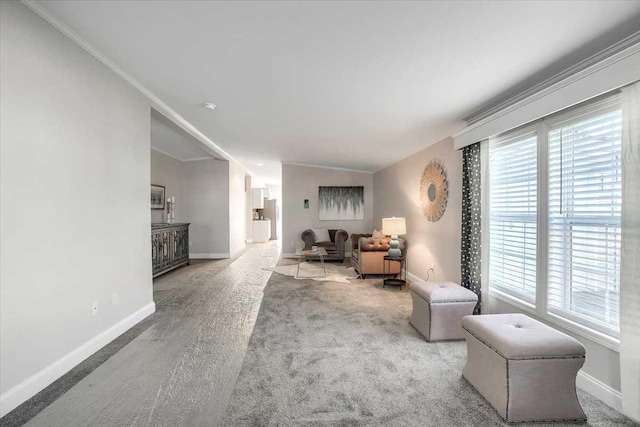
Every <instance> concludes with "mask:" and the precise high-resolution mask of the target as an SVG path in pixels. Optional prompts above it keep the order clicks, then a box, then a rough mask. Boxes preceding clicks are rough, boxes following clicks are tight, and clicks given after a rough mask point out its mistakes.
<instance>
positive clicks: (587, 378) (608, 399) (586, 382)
mask: <svg viewBox="0 0 640 427" xmlns="http://www.w3.org/2000/svg"><path fill="white" fill-rule="evenodd" d="M576 386H577V387H578V388H579V389H581V390H584V391H586V392H587V393H589V394H590V395H592V396H594V397H596V398H597V399H600V400H601V401H603V402H604V403H605V404H607V405H609V406H611V407H612V408H613V409H615V410H616V411H618V412H622V396H621V395H620V392H619V391H617V390H614V389H612V388H611V387H609V386H608V385H606V384H605V383H603V382H602V381H600V380H597V379H595V378H593V377H592V376H591V375H589V374H587V373H584V372H582V371H580V372H578V377H577V378H576Z"/></svg>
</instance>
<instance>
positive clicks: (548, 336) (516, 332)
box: [462, 314, 587, 422]
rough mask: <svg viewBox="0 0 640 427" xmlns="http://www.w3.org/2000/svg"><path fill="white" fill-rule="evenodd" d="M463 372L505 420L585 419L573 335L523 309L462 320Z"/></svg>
mask: <svg viewBox="0 0 640 427" xmlns="http://www.w3.org/2000/svg"><path fill="white" fill-rule="evenodd" d="M462 329H463V330H464V334H465V338H466V340H467V364H466V366H465V367H464V371H463V373H462V375H463V376H464V377H465V378H466V379H467V380H468V381H469V382H470V383H471V385H473V386H474V387H475V388H476V390H478V392H480V394H482V395H483V396H484V398H485V399H487V401H488V402H489V403H490V404H491V406H493V407H494V408H495V409H496V410H497V411H498V413H499V414H500V415H501V416H502V417H503V418H504V419H505V421H507V422H528V421H532V422H533V421H537V422H540V421H549V422H550V421H585V420H586V418H587V417H586V415H585V414H584V412H583V411H582V408H581V407H580V403H579V402H578V398H577V396H576V387H575V381H576V375H577V374H578V370H580V368H581V367H582V365H583V364H584V360H585V349H584V347H583V346H582V344H580V343H579V342H578V341H577V340H575V339H573V338H571V337H570V336H568V335H565V334H563V333H562V332H559V331H556V330H555V329H553V328H550V327H549V326H547V325H544V324H542V323H540V322H538V321H537V320H534V319H531V318H530V317H528V316H525V315H523V314H489V315H481V316H467V317H465V318H464V319H462Z"/></svg>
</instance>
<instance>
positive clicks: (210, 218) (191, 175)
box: [182, 159, 229, 258]
mask: <svg viewBox="0 0 640 427" xmlns="http://www.w3.org/2000/svg"><path fill="white" fill-rule="evenodd" d="M183 170H184V183H185V185H184V187H183V191H182V197H183V198H184V200H185V203H184V218H185V219H186V220H187V221H188V222H191V227H190V229H189V243H190V246H191V247H190V249H189V252H190V254H192V257H193V258H224V257H227V256H228V255H229V162H228V161H226V160H216V159H210V160H194V161H190V162H184V164H183Z"/></svg>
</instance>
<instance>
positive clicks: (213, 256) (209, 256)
mask: <svg viewBox="0 0 640 427" xmlns="http://www.w3.org/2000/svg"><path fill="white" fill-rule="evenodd" d="M189 258H191V259H223V258H231V256H230V255H229V252H220V253H213V254H192V253H190V254H189Z"/></svg>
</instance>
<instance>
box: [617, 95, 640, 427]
mask: <svg viewBox="0 0 640 427" xmlns="http://www.w3.org/2000/svg"><path fill="white" fill-rule="evenodd" d="M620 372H621V376H622V378H621V379H622V390H621V392H622V411H623V412H624V414H625V415H626V416H628V417H630V418H633V419H635V420H636V421H639V422H640V82H639V83H635V84H633V85H631V86H628V87H626V88H624V89H623V90H622V259H621V273H620Z"/></svg>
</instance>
